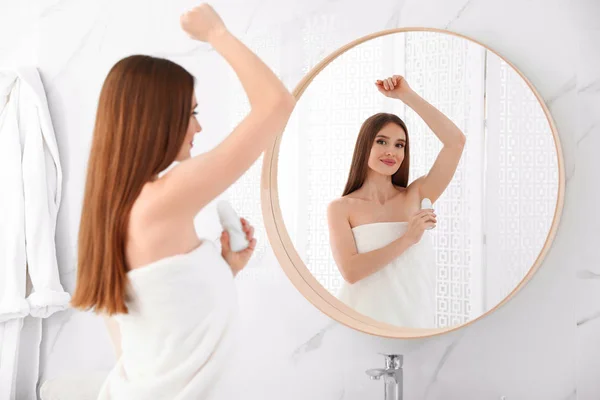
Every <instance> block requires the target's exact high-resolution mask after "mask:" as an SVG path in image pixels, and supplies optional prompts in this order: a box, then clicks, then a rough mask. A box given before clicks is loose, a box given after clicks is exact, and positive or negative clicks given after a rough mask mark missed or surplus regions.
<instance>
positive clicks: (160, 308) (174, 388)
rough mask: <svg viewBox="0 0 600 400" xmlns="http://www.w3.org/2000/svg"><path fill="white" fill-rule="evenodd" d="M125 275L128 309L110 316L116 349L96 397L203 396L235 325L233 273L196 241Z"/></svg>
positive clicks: (156, 399) (172, 399) (211, 248)
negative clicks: (118, 336)
mask: <svg viewBox="0 0 600 400" xmlns="http://www.w3.org/2000/svg"><path fill="white" fill-rule="evenodd" d="M128 278H129V281H130V287H131V291H130V298H129V299H128V301H127V306H128V308H129V313H128V314H118V315H115V320H116V321H117V322H118V323H119V327H120V330H121V346H122V355H121V357H120V358H119V360H118V361H117V364H116V366H115V367H114V369H113V370H112V371H111V372H110V374H109V375H108V378H107V380H106V382H105V383H104V385H103V387H102V389H101V391H100V395H99V397H98V398H99V399H101V400H108V399H111V400H120V399H127V400H145V399H153V400H161V399H165V400H166V399H169V400H184V399H208V398H210V394H211V390H212V389H213V387H214V386H215V383H216V381H217V379H218V378H219V375H220V371H221V369H222V368H223V367H224V366H225V363H226V361H227V360H228V359H229V355H231V351H232V347H233V346H232V345H233V344H234V342H235V340H234V337H235V334H234V332H235V330H236V329H235V326H236V325H237V322H236V321H237V297H236V294H235V286H234V281H233V275H232V273H231V269H230V267H229V265H228V264H227V263H226V262H225V260H224V259H223V258H222V257H221V254H220V251H219V250H218V248H217V246H216V245H215V244H214V243H213V242H211V241H209V240H204V241H203V242H202V244H201V245H200V246H199V247H197V248H196V249H194V250H192V251H191V252H189V253H185V254H179V255H175V256H171V257H167V258H163V259H160V260H158V261H155V262H152V263H150V264H148V265H146V266H144V267H141V268H137V269H134V270H132V271H129V272H128Z"/></svg>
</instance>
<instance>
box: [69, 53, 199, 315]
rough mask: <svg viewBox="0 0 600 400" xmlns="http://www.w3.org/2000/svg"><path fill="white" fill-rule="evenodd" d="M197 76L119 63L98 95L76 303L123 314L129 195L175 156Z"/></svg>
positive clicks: (150, 60) (149, 63)
mask: <svg viewBox="0 0 600 400" xmlns="http://www.w3.org/2000/svg"><path fill="white" fill-rule="evenodd" d="M193 90H194V77H193V76H192V75H191V74H190V73H189V72H188V71H186V70H185V69H184V68H183V67H181V66H179V65H177V64H176V63H174V62H171V61H169V60H166V59H161V58H155V57H151V56H146V55H133V56H129V57H126V58H124V59H122V60H120V61H119V62H117V63H116V64H115V65H114V66H113V67H112V69H111V70H110V72H109V73H108V76H107V77H106V80H105V81H104V84H103V86H102V91H101V93H100V99H99V103H98V111H97V114H96V123H95V127H94V133H93V139H92V146H91V150H90V157H89V161H88V166H87V178H86V183H85V192H84V196H83V209H82V213H81V224H80V230H79V243H78V260H77V285H76V288H75V293H74V295H73V298H72V300H71V304H72V305H73V306H74V307H77V308H81V309H90V308H94V309H95V311H96V312H104V313H106V314H108V315H112V314H115V313H127V306H126V305H125V300H126V286H127V268H126V259H125V239H126V233H127V222H128V220H129V214H130V213H131V209H132V207H133V203H134V200H135V199H136V198H137V197H138V195H139V194H140V192H141V190H142V187H143V186H144V184H145V183H147V182H149V181H150V180H152V177H153V176H156V175H157V174H158V173H159V172H161V171H163V170H165V169H166V168H167V167H168V166H169V165H170V164H171V163H172V162H174V161H175V159H176V158H177V154H178V152H179V150H180V149H181V146H182V145H183V141H184V140H185V136H186V130H187V127H188V123H189V110H190V108H191V106H192V104H191V101H192V93H193Z"/></svg>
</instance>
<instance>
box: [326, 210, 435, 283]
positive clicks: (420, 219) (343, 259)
mask: <svg viewBox="0 0 600 400" xmlns="http://www.w3.org/2000/svg"><path fill="white" fill-rule="evenodd" d="M327 222H328V225H329V242H330V246H331V251H332V253H333V259H334V260H335V263H336V265H337V266H338V269H339V270H340V273H341V274H342V277H343V278H344V280H346V282H348V283H350V284H354V283H356V282H358V281H360V280H362V279H364V278H366V277H367V276H369V275H371V274H373V273H375V272H377V271H379V270H380V269H382V268H383V267H385V266H386V265H387V264H389V263H390V262H391V261H392V260H394V259H395V258H396V257H398V256H399V255H400V254H402V253H404V251H406V249H408V248H409V247H410V246H412V245H413V244H415V243H417V242H418V241H419V240H421V236H422V235H423V232H424V231H425V229H426V228H428V227H430V226H435V223H436V218H435V214H434V213H433V212H431V211H429V210H423V211H419V212H418V213H416V214H415V215H413V216H412V217H411V220H410V222H409V226H408V228H407V231H406V233H405V234H404V235H402V236H400V237H399V238H398V239H396V240H394V241H393V242H391V243H390V244H388V245H387V246H384V247H381V248H379V249H376V250H372V251H369V252H367V253H359V252H358V250H357V249H356V242H355V241H354V235H353V234H352V227H351V226H350V222H349V221H348V204H345V203H344V201H343V200H341V199H338V200H334V201H332V202H331V203H330V204H329V205H328V207H327Z"/></svg>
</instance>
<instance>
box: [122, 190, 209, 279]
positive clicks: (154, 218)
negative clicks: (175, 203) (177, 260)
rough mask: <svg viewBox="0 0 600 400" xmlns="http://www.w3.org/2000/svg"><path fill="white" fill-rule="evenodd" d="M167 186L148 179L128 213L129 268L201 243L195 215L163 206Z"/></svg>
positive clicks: (187, 249) (137, 266)
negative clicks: (177, 211)
mask: <svg viewBox="0 0 600 400" xmlns="http://www.w3.org/2000/svg"><path fill="white" fill-rule="evenodd" d="M163 190H164V187H162V186H161V183H160V180H157V181H154V182H149V183H146V184H145V185H144V187H143V189H142V191H141V193H140V194H139V196H138V197H137V199H136V200H135V202H134V204H133V207H132V209H131V213H130V215H129V221H128V229H127V240H126V245H125V253H126V259H127V264H128V266H129V268H131V269H135V268H139V267H141V266H143V265H146V264H148V263H151V262H153V261H156V260H158V259H161V258H164V257H168V256H172V255H175V254H181V253H187V252H188V251H190V250H192V249H194V248H195V247H197V246H198V245H199V242H201V241H200V239H199V238H198V237H197V236H196V231H195V229H194V220H193V218H187V219H186V220H183V218H182V217H181V214H179V213H176V212H173V213H169V212H167V211H168V210H165V209H164V207H161V206H160V201H161V196H163V195H164V192H163Z"/></svg>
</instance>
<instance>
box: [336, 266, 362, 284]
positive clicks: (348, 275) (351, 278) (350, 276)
mask: <svg viewBox="0 0 600 400" xmlns="http://www.w3.org/2000/svg"><path fill="white" fill-rule="evenodd" d="M340 272H341V274H342V278H344V280H345V281H346V282H347V283H349V284H350V285H354V284H355V283H356V282H358V281H359V279H358V278H357V276H356V275H355V274H352V273H350V272H348V271H347V270H344V269H341V270H340Z"/></svg>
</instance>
